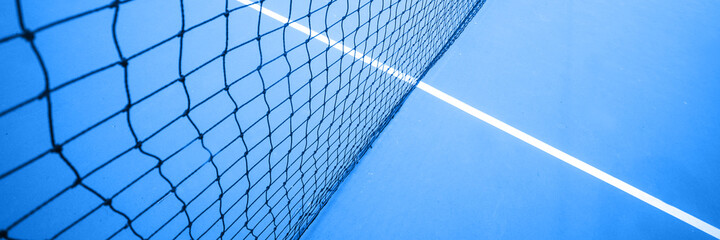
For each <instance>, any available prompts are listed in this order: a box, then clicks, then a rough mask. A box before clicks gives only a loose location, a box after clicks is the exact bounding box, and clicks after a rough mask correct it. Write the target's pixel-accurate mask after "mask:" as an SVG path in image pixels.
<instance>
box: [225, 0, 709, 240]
mask: <svg viewBox="0 0 720 240" xmlns="http://www.w3.org/2000/svg"><path fill="white" fill-rule="evenodd" d="M237 1H238V2H240V3H242V4H245V5H248V6H249V7H250V8H252V9H255V10H256V11H258V12H260V13H262V14H264V15H265V16H268V17H270V18H272V19H275V20H277V21H278V22H280V23H282V24H285V23H289V22H290V19H288V18H286V17H284V16H282V15H280V14H278V13H276V12H273V11H272V10H269V9H267V8H265V7H261V6H260V5H259V4H257V3H254V2H252V1H250V0H237ZM288 26H289V27H291V28H293V29H295V30H298V31H300V32H302V33H304V34H305V35H308V36H309V37H311V38H313V39H316V40H318V41H320V42H322V43H325V44H328V45H329V46H331V47H332V48H335V49H337V50H340V51H342V52H343V53H344V54H347V55H350V56H352V57H354V58H356V59H358V60H362V61H363V62H365V63H367V64H370V65H371V66H373V67H375V68H378V69H380V70H381V71H383V72H385V73H387V74H390V75H392V76H393V77H395V78H398V79H400V80H402V81H405V82H407V83H410V84H415V83H416V82H417V79H416V78H415V77H412V76H409V75H407V74H405V73H403V72H402V71H399V70H396V69H394V68H392V67H390V66H388V65H386V64H385V63H382V62H380V61H377V60H375V59H372V58H371V57H368V56H366V55H364V54H362V53H360V52H357V51H355V50H354V49H352V48H350V47H348V46H345V45H343V44H342V43H339V42H338V41H335V40H332V39H330V38H328V37H326V36H323V35H321V34H320V33H318V32H316V31H314V30H311V29H310V28H308V27H305V26H303V25H302V24H299V23H297V22H292V23H290V24H289V25H288ZM417 88H419V89H420V90H423V91H425V92H427V93H429V94H430V95H432V96H434V97H437V98H438V99H440V100H442V101H444V102H446V103H448V104H450V105H452V106H454V107H456V108H458V109H460V110H462V111H463V112H465V113H467V114H470V115H471V116H473V117H475V118H477V119H479V120H481V121H483V122H486V123H488V124H490V125H492V126H493V127H496V128H497V129H500V130H501V131H503V132H505V133H507V134H510V135H512V136H513V137H515V138H517V139H520V140H521V141H523V142H526V143H527V144H530V145H531V146H533V147H535V148H537V149H540V150H541V151H543V152H546V153H548V154H550V155H552V156H553V157H556V158H557V159H560V160H562V161H563V162H565V163H567V164H570V165H571V166H573V167H575V168H577V169H580V170H581V171H583V172H585V173H587V174H590V175H592V176H593V177H595V178H597V179H599V180H601V181H603V182H606V183H607V184H610V185H612V186H613V187H616V188H617V189H620V190H621V191H623V192H626V193H628V194H630V195H631V196H633V197H635V198H637V199H640V200H641V201H643V202H645V203H647V204H650V205H651V206H653V207H655V208H657V209H659V210H660V211H663V212H665V213H667V214H670V215H671V216H673V217H675V218H677V219H679V220H681V221H683V222H685V223H687V224H690V225H691V226H693V227H695V228H697V229H699V230H701V231H703V232H705V233H707V234H710V235H711V236H713V237H715V238H718V239H720V229H718V228H716V227H714V226H712V225H710V224H708V223H706V222H704V221H702V220H700V219H698V218H696V217H694V216H692V215H690V214H688V213H686V212H684V211H682V210H680V209H678V208H676V207H674V206H672V205H670V204H667V203H665V202H663V201H662V200H660V199H658V198H656V197H653V196H652V195H650V194H647V193H646V192H643V191H642V190H640V189H638V188H636V187H633V186H632V185H630V184H627V183H626V182H623V181H622V180H620V179H617V178H615V177H613V176H612V175H610V174H607V173H605V172H603V171H601V170H600V169H597V168H595V167H593V166H591V165H590V164H587V163H585V162H583V161H580V159H577V158H575V157H573V156H570V155H569V154H567V153H565V152H563V151H560V150H559V149H557V148H555V147H553V146H550V145H549V144H547V143H545V142H543V141H540V140H538V139H537V138H534V137H532V136H530V135H528V134H527V133H524V132H522V131H520V130H518V129H517V128H514V127H512V126H510V125H508V124H507V123H504V122H502V121H500V120H498V119H497V118H494V117H492V116H490V115H488V114H486V113H484V112H482V111H480V110H478V109H476V108H474V107H472V106H470V105H468V104H466V103H464V102H462V101H460V100H458V99H457V98H454V97H452V96H450V95H448V94H446V93H444V92H442V91H440V90H438V89H436V88H434V87H432V86H430V85H428V84H426V83H424V82H419V83H417Z"/></svg>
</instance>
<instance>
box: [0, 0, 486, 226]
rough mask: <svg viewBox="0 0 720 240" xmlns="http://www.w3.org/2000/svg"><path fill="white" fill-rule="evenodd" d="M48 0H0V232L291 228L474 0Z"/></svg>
mask: <svg viewBox="0 0 720 240" xmlns="http://www.w3.org/2000/svg"><path fill="white" fill-rule="evenodd" d="M55 2H60V3H53V2H51V1H27V0H26V1H21V0H16V1H10V0H8V1H3V2H2V3H0V16H2V17H0V22H2V23H0V63H1V64H0V65H2V67H0V70H1V71H2V72H1V75H0V76H2V80H0V81H2V84H1V85H2V88H0V91H2V92H0V95H2V103H1V104H0V150H1V151H2V152H0V154H1V155H0V157H1V158H2V161H1V162H0V174H1V175H0V193H1V195H2V196H1V197H0V206H1V209H2V214H0V239H111V238H113V239H126V238H127V239H235V238H237V239H248V238H249V239H267V238H275V239H279V238H282V239H297V238H299V237H300V236H301V235H302V233H303V232H304V230H305V229H306V228H307V227H308V225H309V224H310V223H311V222H312V220H313V219H314V218H315V216H317V214H318V212H319V211H320V209H321V208H322V207H323V206H324V205H325V203H326V202H327V201H328V199H329V198H330V196H331V195H332V193H333V192H334V191H335V190H336V189H337V187H338V185H339V184H340V182H341V181H342V180H343V178H344V177H345V176H346V175H347V174H348V173H349V172H350V171H351V170H352V168H353V166H354V165H355V164H356V163H357V161H358V160H359V159H360V158H361V157H362V156H363V154H364V153H365V152H366V151H367V149H368V148H369V147H370V145H371V144H372V142H373V140H374V139H375V138H376V137H377V136H378V134H379V133H380V132H381V131H382V129H383V128H384V127H385V126H386V125H387V123H388V122H389V121H390V119H391V118H392V117H393V115H394V114H395V113H396V112H397V111H398V109H399V108H400V106H401V105H402V103H403V101H404V100H405V98H406V97H407V96H408V94H409V93H410V92H411V91H412V90H413V89H414V88H415V84H416V82H417V80H419V79H421V78H422V77H423V76H424V75H425V74H426V73H427V71H428V70H429V69H430V67H432V65H433V64H434V63H435V62H436V61H437V59H438V58H439V57H440V56H441V55H442V54H443V53H444V52H445V50H447V48H448V47H449V46H450V44H452V42H453V41H454V40H455V38H456V37H457V36H458V34H460V32H461V31H462V29H463V28H464V27H465V26H466V25H467V23H468V21H469V20H470V19H471V18H472V17H473V16H474V15H475V14H476V13H477V11H478V10H479V8H480V7H481V6H482V4H483V3H484V0H455V1H436V0H418V1H415V0H375V1H370V0H338V1H317V0H316V1H312V0H306V1H298V0H276V1H272V0H265V1H259V2H257V1H254V2H251V1H248V0H239V1H235V0H227V1H205V0H175V1H167V0H117V1H109V2H100V1H77V2H76V1H72V2H67V1H55ZM288 19H289V20H288Z"/></svg>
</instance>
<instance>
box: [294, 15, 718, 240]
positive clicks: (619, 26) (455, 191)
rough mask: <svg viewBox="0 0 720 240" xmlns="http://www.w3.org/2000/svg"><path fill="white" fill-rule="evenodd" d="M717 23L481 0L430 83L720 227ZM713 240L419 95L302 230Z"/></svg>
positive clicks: (400, 235)
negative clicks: (325, 205) (483, 4)
mask: <svg viewBox="0 0 720 240" xmlns="http://www.w3.org/2000/svg"><path fill="white" fill-rule="evenodd" d="M718 23H720V3H718V2H717V1H651V2H646V1H623V2H608V1H488V2H487V3H486V4H485V6H483V9H482V10H481V11H480V13H479V14H478V15H477V16H476V17H475V18H474V20H473V22H472V23H471V24H470V25H469V26H468V27H467V29H466V30H465V32H463V34H462V35H461V36H460V38H459V39H458V41H457V42H456V43H455V44H454V45H453V46H452V47H451V48H450V50H449V51H448V52H447V53H446V54H445V56H444V57H443V58H442V59H441V60H440V62H439V63H438V64H437V65H436V66H435V67H434V68H433V69H432V70H431V71H430V74H429V75H428V76H427V77H426V78H425V79H424V82H426V83H428V84H429V85H432V86H434V87H435V88H437V89H439V90H441V91H443V92H445V93H447V94H449V95H451V96H453V97H455V98H457V99H459V100H461V101H464V102H465V103H467V104H469V105H471V106H473V107H475V108H477V109H479V110H481V111H484V112H485V113H487V114H489V115H492V116H493V117H496V118H498V119H500V120H502V121H504V122H505V123H507V124H509V125H511V126H513V127H515V128H517V129H519V130H521V131H524V132H525V133H527V134H529V135H531V136H533V137H535V138H537V139H540V140H542V141H544V142H546V143H548V144H549V145H552V146H553V147H555V148H558V149H560V150H562V151H564V152H566V153H568V154H569V155H572V156H574V157H576V158H578V159H580V160H582V161H584V162H586V163H588V164H590V165H592V166H594V167H596V168H598V169H600V170H602V171H604V172H606V173H608V174H610V175H612V176H614V177H616V178H618V179H620V180H623V181H625V182H626V183H628V184H630V185H632V186H634V187H636V188H638V189H640V190H643V191H645V192H646V193H648V194H650V195H652V196H654V197H656V198H658V199H660V200H662V201H664V202H666V203H668V204H670V205H672V206H675V207H677V208H679V209H681V210H683V211H685V212H687V213H688V214H691V215H693V216H695V217H697V218H699V219H701V220H703V221H705V222H707V223H708V224H710V225H712V226H716V227H717V226H720V191H718V189H720V161H719V160H720V138H719V137H718V136H720V124H719V122H720V105H719V103H720V94H718V93H719V92H720V61H719V60H718V56H720V24H718ZM716 233H717V232H716ZM716 237H717V235H716ZM711 238H712V237H711V236H710V235H708V234H707V233H705V232H702V231H700V230H698V229H696V228H695V227H693V226H691V225H689V224H688V223H685V222H683V221H680V220H678V219H677V218H675V217H673V216H671V215H669V214H667V213H665V212H663V211H661V210H658V209H657V208H655V207H652V206H650V205H649V204H647V203H645V202H643V201H641V200H639V199H637V198H635V197H633V196H631V195H629V194H627V193H625V192H622V191H620V190H619V189H617V188H615V187H613V186H611V185H609V184H607V183H605V182H603V181H600V180H599V179H597V178H595V177H593V176H591V175H589V174H587V173H585V172H582V171H580V170H578V169H576V168H574V167H572V166H570V165H568V164H566V163H564V162H562V161H560V160H558V159H557V158H555V157H553V156H550V155H549V154H547V153H545V152H543V151H540V150H538V149H537V148H535V147H533V146H530V145H528V144H527V143H524V142H522V141H520V140H518V139H516V138H514V137H512V136H510V135H508V134H507V133H505V132H502V131H500V130H498V129H497V128H495V127H493V126H490V125H488V124H487V123H485V122H482V121H480V120H478V119H476V118H474V117H472V116H471V115H469V114H467V113H465V112H462V111H461V110H459V109H457V108H455V107H453V106H451V105H449V104H447V103H445V102H443V101H441V100H439V99H438V98H436V97H434V96H432V95H430V94H428V93H426V92H424V91H422V90H420V89H416V90H415V91H414V92H413V93H412V95H411V96H410V98H409V99H408V100H407V102H406V103H405V105H404V107H403V109H402V111H400V113H399V114H398V115H397V117H395V119H394V120H393V121H392V122H391V123H390V125H389V126H388V127H387V129H386V130H385V131H384V132H383V134H382V136H381V137H380V138H379V139H378V141H377V142H375V144H374V145H373V148H372V149H371V150H370V151H369V153H368V154H367V155H366V156H365V158H363V160H362V161H361V162H360V163H359V165H358V166H357V168H356V169H355V170H354V171H353V173H352V174H351V175H350V176H349V177H348V179H347V180H346V181H345V182H344V183H343V184H342V185H341V187H340V190H339V191H338V192H337V193H335V195H334V196H333V198H332V199H331V200H330V202H329V203H328V205H327V207H325V208H324V209H323V210H322V212H321V214H320V216H319V217H318V218H317V219H316V220H315V222H314V223H313V224H312V225H311V227H310V228H309V230H308V232H307V233H306V234H305V235H304V239H711Z"/></svg>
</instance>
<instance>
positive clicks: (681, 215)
mask: <svg viewBox="0 0 720 240" xmlns="http://www.w3.org/2000/svg"><path fill="white" fill-rule="evenodd" d="M417 87H418V88H420V89H422V90H423V91H425V92H427V93H429V94H430V95H433V96H435V97H437V98H439V99H440V100H443V101H444V102H446V103H448V104H450V105H453V106H454V107H456V108H458V109H460V110H462V111H463V112H466V113H468V114H470V115H472V116H473V117H475V118H477V119H480V120H482V121H483V122H486V123H488V124H490V125H492V126H493V127H496V128H498V129H500V130H502V131H503V132H506V133H508V134H510V135H512V136H513V137H516V138H518V139H520V140H522V141H523V142H526V143H528V144H530V145H532V146H533V147H536V148H538V149H540V150H542V151H543V152H546V153H548V154H550V155H552V156H553V157H556V158H558V159H560V160H562V161H563V162H566V163H567V164H570V165H572V166H573V167H575V168H577V169H580V170H581V171H583V172H586V173H588V174H590V175H592V176H593V177H596V178H597V179H600V180H602V181H603V182H606V183H608V184H610V185H612V186H613V187H616V188H618V189H620V190H622V191H623V192H626V193H628V194H630V195H632V196H633V197H636V198H638V199H640V200H641V201H643V202H646V203H647V204H650V205H652V206H653V207H656V208H657V209H660V210H661V211H663V212H666V213H668V214H670V215H672V216H673V217H676V218H677V219H680V220H682V221H683V222H686V223H688V224H690V225H692V226H693V227H695V228H697V229H700V230H702V231H703V232H706V233H708V234H710V235H712V236H713V237H715V238H720V230H718V229H717V228H715V227H714V226H712V225H710V224H708V223H706V222H704V221H702V220H700V219H698V218H696V217H694V216H692V215H690V214H688V213H686V212H683V211H682V210H680V209H678V208H676V207H673V206H672V205H670V204H667V203H665V202H663V201H662V200H660V199H657V198H656V197H653V196H652V195H650V194H647V193H646V192H643V191H642V190H640V189H637V188H636V187H633V186H632V185H630V184H627V183H626V182H623V181H622V180H620V179H617V178H615V177H613V176H611V175H610V174H607V173H605V172H603V171H601V170H600V169H597V168H595V167H593V166H591V165H590V164H587V163H585V162H583V161H580V160H579V159H577V158H575V157H573V156H570V155H569V154H567V153H565V152H563V151H560V150H558V149H557V148H555V147H553V146H550V145H548V144H547V143H545V142H543V141H540V140H538V139H537V138H534V137H533V136H530V135H528V134H527V133H524V132H522V131H520V130H518V129H517V128H514V127H512V126H510V125H508V124H507V123H504V122H502V121H500V120H498V119H497V118H494V117H492V116H490V115H488V114H486V113H484V112H482V111H480V110H477V109H476V108H474V107H472V106H470V105H468V104H466V103H464V102H462V101H460V100H458V99H456V98H454V97H452V96H450V95H447V94H446V93H444V92H442V91H440V90H437V89H436V88H434V87H432V86H430V85H427V84H425V83H424V82H420V83H419V84H418V85H417Z"/></svg>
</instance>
